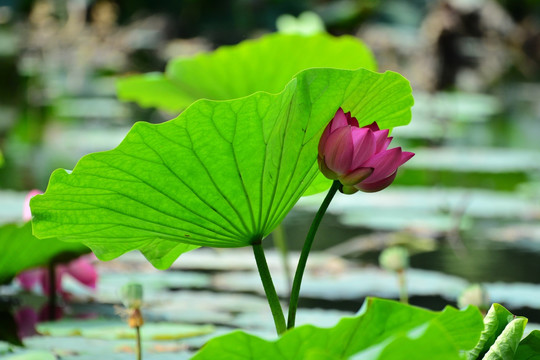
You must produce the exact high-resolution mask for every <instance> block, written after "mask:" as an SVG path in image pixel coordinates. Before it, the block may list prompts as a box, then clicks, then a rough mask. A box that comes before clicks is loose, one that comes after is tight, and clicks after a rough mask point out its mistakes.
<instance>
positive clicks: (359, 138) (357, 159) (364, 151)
mask: <svg viewBox="0 0 540 360" xmlns="http://www.w3.org/2000/svg"><path fill="white" fill-rule="evenodd" d="M351 129H352V141H353V145H354V154H353V159H352V163H351V168H350V169H348V171H350V170H352V169H356V168H358V167H360V166H362V164H363V163H364V162H366V160H367V159H369V158H370V157H371V156H372V155H373V154H374V153H375V137H374V136H373V131H371V130H369V129H365V128H351Z"/></svg>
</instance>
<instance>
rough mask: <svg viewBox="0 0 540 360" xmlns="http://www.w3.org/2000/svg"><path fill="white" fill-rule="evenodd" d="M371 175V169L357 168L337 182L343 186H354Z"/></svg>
mask: <svg viewBox="0 0 540 360" xmlns="http://www.w3.org/2000/svg"><path fill="white" fill-rule="evenodd" d="M371 173H373V168H366V167H361V168H358V169H356V170H354V171H352V172H350V173H348V174H347V175H345V176H342V177H341V178H340V179H339V182H341V184H343V185H351V186H352V185H355V184H358V183H359V182H361V181H363V180H365V179H367V178H368V176H369V175H371Z"/></svg>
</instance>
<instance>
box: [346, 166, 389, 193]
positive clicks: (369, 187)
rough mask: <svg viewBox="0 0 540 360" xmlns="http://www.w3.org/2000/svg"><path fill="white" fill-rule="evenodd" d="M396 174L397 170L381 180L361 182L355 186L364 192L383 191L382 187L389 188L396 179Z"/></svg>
mask: <svg viewBox="0 0 540 360" xmlns="http://www.w3.org/2000/svg"><path fill="white" fill-rule="evenodd" d="M396 174H397V171H395V172H394V173H393V174H392V175H390V176H388V177H386V178H384V179H381V180H379V181H375V182H372V183H365V182H361V183H360V184H356V185H355V187H356V188H357V189H358V190H361V191H363V192H376V191H381V190H382V189H385V188H387V187H388V186H389V185H390V184H391V183H392V182H393V181H394V179H395V178H396Z"/></svg>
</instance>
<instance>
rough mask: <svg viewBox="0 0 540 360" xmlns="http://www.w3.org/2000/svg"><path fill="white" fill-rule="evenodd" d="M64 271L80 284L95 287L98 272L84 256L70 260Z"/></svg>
mask: <svg viewBox="0 0 540 360" xmlns="http://www.w3.org/2000/svg"><path fill="white" fill-rule="evenodd" d="M66 272H67V273H68V274H69V275H71V276H73V277H74V278H75V279H77V280H78V281H79V282H80V283H81V284H83V285H86V286H88V287H89V288H92V289H95V288H96V283H97V278H98V274H97V271H96V269H95V268H94V266H93V265H92V264H91V263H90V262H89V261H88V260H87V259H85V258H84V257H80V258H78V259H76V260H74V261H72V262H70V263H69V264H68V265H67V267H66Z"/></svg>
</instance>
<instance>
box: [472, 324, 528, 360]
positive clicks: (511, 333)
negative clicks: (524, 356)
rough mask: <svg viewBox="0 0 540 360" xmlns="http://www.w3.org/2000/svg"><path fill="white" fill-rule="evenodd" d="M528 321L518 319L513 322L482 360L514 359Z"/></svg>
mask: <svg viewBox="0 0 540 360" xmlns="http://www.w3.org/2000/svg"><path fill="white" fill-rule="evenodd" d="M526 325H527V319H526V318H524V317H517V318H515V319H514V320H512V321H511V322H510V323H509V324H508V325H506V327H505V328H504V330H503V332H502V333H501V335H499V337H497V340H495V343H494V344H493V345H492V346H491V347H490V348H489V351H488V352H487V353H486V355H485V356H484V357H483V358H482V359H483V360H506V359H513V358H514V355H515V353H516V350H517V348H518V345H519V342H520V340H521V337H522V336H523V332H524V331H525V326H526Z"/></svg>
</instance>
